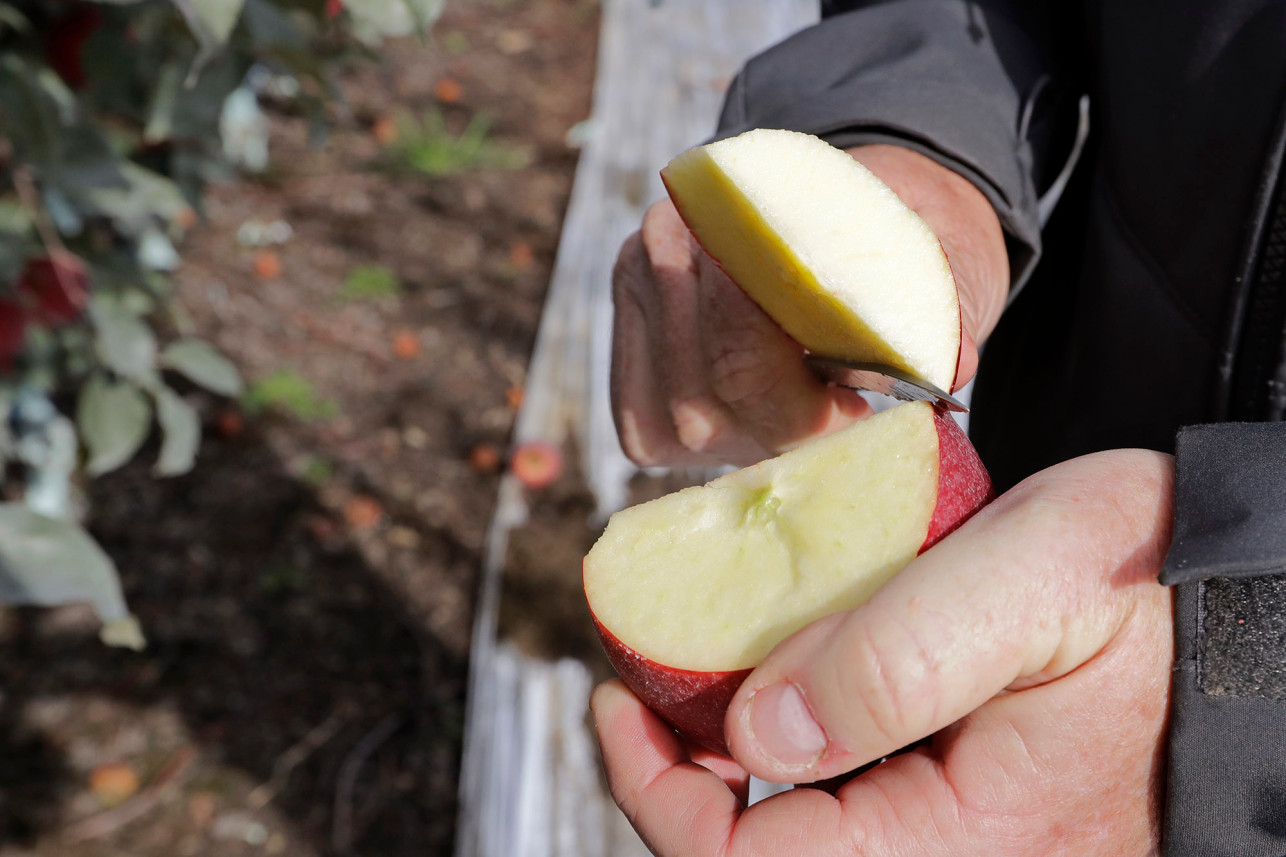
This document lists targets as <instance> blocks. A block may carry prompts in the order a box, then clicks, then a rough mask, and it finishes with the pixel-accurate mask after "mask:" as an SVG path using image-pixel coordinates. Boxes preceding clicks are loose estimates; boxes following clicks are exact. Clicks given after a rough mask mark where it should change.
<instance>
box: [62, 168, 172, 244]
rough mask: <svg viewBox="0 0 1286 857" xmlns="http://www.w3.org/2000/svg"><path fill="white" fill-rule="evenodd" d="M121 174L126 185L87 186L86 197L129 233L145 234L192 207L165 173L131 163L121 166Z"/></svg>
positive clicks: (91, 204)
mask: <svg viewBox="0 0 1286 857" xmlns="http://www.w3.org/2000/svg"><path fill="white" fill-rule="evenodd" d="M120 175H121V177H122V178H123V179H124V181H123V183H122V184H120V185H118V186H115V187H98V188H92V189H87V190H86V191H85V194H84V196H85V199H86V201H87V202H88V204H89V205H90V206H92V207H93V209H94V210H95V211H98V212H99V213H101V214H103V215H105V216H106V217H110V218H111V219H112V222H113V224H115V226H116V228H117V229H119V230H120V231H121V232H123V233H125V234H126V235H131V236H139V235H142V234H143V233H144V232H146V231H147V230H148V229H153V228H155V225H156V221H157V220H158V219H159V220H162V221H165V222H169V221H172V220H174V219H175V218H176V217H178V216H179V215H180V214H182V213H183V212H185V211H187V210H188V209H189V208H191V206H190V205H188V201H187V199H186V198H185V197H184V196H183V192H182V191H180V190H179V187H178V185H176V184H175V183H174V182H172V181H170V180H169V179H167V178H166V177H165V176H162V175H160V174H158V173H154V172H152V171H151V170H147V169H144V168H143V167H140V166H138V165H137V164H134V163H129V162H126V163H124V164H122V165H121V169H120Z"/></svg>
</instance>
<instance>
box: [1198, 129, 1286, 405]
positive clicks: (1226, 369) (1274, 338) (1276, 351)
mask: <svg viewBox="0 0 1286 857" xmlns="http://www.w3.org/2000/svg"><path fill="white" fill-rule="evenodd" d="M1284 155H1286V110H1282V111H1280V112H1279V115H1278V120H1277V126H1276V130H1275V132H1274V135H1273V141H1272V146H1271V147H1270V148H1269V152H1268V157H1267V158H1266V160H1265V163H1264V171H1263V175H1262V176H1261V178H1260V183H1259V191H1258V193H1257V194H1256V196H1255V207H1254V210H1253V212H1252V216H1251V219H1250V223H1249V228H1248V229H1247V232H1246V234H1247V240H1246V247H1245V249H1244V250H1243V252H1242V264H1241V266H1240V268H1239V271H1238V276H1237V283H1236V290H1235V292H1234V300H1233V307H1232V312H1231V313H1230V315H1229V325H1228V331H1227V338H1226V340H1225V346H1224V349H1223V353H1222V359H1221V363H1220V366H1219V372H1218V376H1217V381H1216V388H1215V397H1216V398H1215V405H1214V417H1215V418H1216V419H1217V420H1220V421H1225V420H1238V421H1262V420H1280V419H1282V418H1283V416H1286V350H1284V348H1286V182H1283V181H1282V178H1283V176H1282V166H1283V157H1284Z"/></svg>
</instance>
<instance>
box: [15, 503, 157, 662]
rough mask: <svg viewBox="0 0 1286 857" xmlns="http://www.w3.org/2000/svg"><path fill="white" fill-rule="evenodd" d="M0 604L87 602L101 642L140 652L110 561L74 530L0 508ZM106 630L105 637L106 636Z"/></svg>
mask: <svg viewBox="0 0 1286 857" xmlns="http://www.w3.org/2000/svg"><path fill="white" fill-rule="evenodd" d="M0 602H4V603H7V604H35V605H40V606H53V605H55V604H69V603H77V602H88V603H90V604H92V605H93V607H94V611H95V612H96V613H97V614H98V618H99V619H101V620H102V621H103V623H104V625H105V628H104V632H105V633H104V637H105V638H106V639H105V642H109V643H115V644H125V645H130V646H131V647H134V648H141V644H142V642H143V640H142V635H141V634H140V633H138V628H137V623H135V624H134V627H133V631H134V633H133V634H126V633H122V632H123V631H124V630H126V626H128V625H129V624H130V620H131V619H132V617H131V616H130V614H129V610H128V609H126V607H125V597H124V595H123V594H122V592H121V583H120V577H119V575H118V574H117V571H116V565H115V563H113V562H112V559H111V557H109V556H108V555H107V554H106V553H104V552H103V549H102V548H101V547H99V546H98V544H97V543H96V542H95V541H94V540H93V539H92V538H90V536H89V534H88V533H86V532H85V531H84V530H83V529H82V528H81V527H80V526H78V525H77V524H75V523H73V522H71V521H65V520H61V519H59V518H49V517H46V516H44V515H41V514H38V513H37V512H33V511H32V510H31V509H29V508H27V506H25V505H24V504H22V503H3V504H0ZM109 631H110V633H108V632H109Z"/></svg>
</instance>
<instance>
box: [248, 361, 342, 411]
mask: <svg viewBox="0 0 1286 857" xmlns="http://www.w3.org/2000/svg"><path fill="white" fill-rule="evenodd" d="M241 403H242V406H243V407H244V408H245V409H246V412H247V413H251V414H257V413H261V412H263V411H264V410H266V409H276V410H279V411H282V412H284V413H286V414H288V415H290V416H292V417H295V418H296V419H301V420H317V419H330V418H331V417H335V416H338V414H339V406H338V405H336V404H335V403H334V402H332V401H331V400H329V399H323V398H321V397H320V396H318V395H317V391H316V390H315V389H313V385H312V382H311V381H309V380H308V379H307V378H305V377H303V376H302V375H300V374H298V373H296V372H292V371H290V370H289V369H278V370H277V371H275V372H271V373H269V374H268V375H265V376H264V377H262V378H260V379H259V380H257V381H255V382H254V383H253V384H251V385H250V387H249V389H247V390H246V394H245V396H244V397H243V398H242V400H241Z"/></svg>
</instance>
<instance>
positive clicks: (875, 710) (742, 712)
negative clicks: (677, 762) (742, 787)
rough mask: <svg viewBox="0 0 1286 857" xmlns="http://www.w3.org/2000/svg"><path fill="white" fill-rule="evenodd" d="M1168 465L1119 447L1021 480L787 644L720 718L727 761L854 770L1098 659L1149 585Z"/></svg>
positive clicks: (765, 772)
mask: <svg viewBox="0 0 1286 857" xmlns="http://www.w3.org/2000/svg"><path fill="white" fill-rule="evenodd" d="M1171 473H1172V465H1171V464H1170V459H1169V457H1168V456H1164V455H1161V454H1158V453H1151V452H1145V451H1141V450H1117V451H1113V452H1109V453H1100V454H1097V455H1093V456H1087V457H1085V458H1081V459H1076V460H1074V461H1070V462H1065V463H1063V464H1061V465H1058V466H1056V467H1053V468H1050V469H1049V470H1046V471H1043V472H1041V473H1039V474H1037V475H1036V476H1034V477H1031V478H1030V479H1028V480H1027V481H1026V482H1024V483H1023V484H1021V485H1019V486H1018V487H1017V488H1015V489H1013V490H1011V491H1010V492H1008V493H1007V494H1005V495H1004V496H1002V497H1000V498H999V499H997V500H996V501H995V502H993V503H992V504H991V505H990V506H989V507H987V508H986V509H984V510H983V511H982V512H980V513H979V514H978V515H977V516H975V517H974V518H973V519H972V520H971V521H969V522H968V523H967V524H966V525H965V526H963V527H962V528H960V529H959V530H958V531H956V532H955V533H954V534H952V535H951V536H950V537H948V538H947V539H945V540H943V541H942V542H941V543H940V544H939V545H937V546H935V547H934V548H933V549H932V550H930V551H928V552H926V553H925V554H923V555H922V556H920V557H919V558H917V559H916V560H915V561H914V562H912V563H911V564H910V565H908V566H907V567H906V568H905V569H904V570H903V571H902V572H900V573H899V574H898V575H897V576H896V577H894V578H893V579H892V580H891V581H889V582H888V583H887V584H885V586H884V587H883V588H881V589H880V590H879V591H878V592H877V593H876V594H875V596H874V597H873V598H872V599H871V600H870V601H868V602H867V603H866V604H864V605H862V606H861V607H859V608H857V609H855V610H852V611H849V612H847V613H840V614H836V615H834V616H830V617H827V618H825V619H823V620H821V621H819V622H816V623H814V624H812V625H810V626H808V627H807V628H804V629H803V630H801V631H799V632H798V633H796V634H795V635H794V636H792V637H790V638H788V639H787V640H786V641H784V642H783V643H782V644H781V645H779V646H777V648H776V649H774V650H773V652H772V653H771V654H770V655H769V656H768V658H767V659H766V660H765V661H764V662H763V663H762V664H761V665H760V666H759V667H758V668H757V669H756V670H755V671H754V672H753V673H752V674H751V675H750V677H749V678H748V679H747V680H746V682H745V683H744V684H743V685H742V687H741V689H740V690H739V691H738V693H737V696H736V697H735V698H734V700H733V703H732V705H731V707H730V708H729V711H728V717H727V721H726V724H727V733H728V739H729V746H730V748H731V751H732V755H733V756H734V757H735V758H736V759H737V761H738V762H740V763H741V765H742V766H743V767H744V768H745V769H746V770H747V771H748V772H750V773H751V774H754V775H756V776H759V777H761V778H763V779H766V780H770V781H774V782H795V783H799V782H812V781H817V780H822V779H828V778H830V777H834V776H838V775H839V774H842V773H845V772H847V771H851V770H853V769H854V768H856V767H858V766H860V765H862V764H865V763H867V762H871V761H874V760H876V759H879V758H880V757H882V756H886V755H888V754H890V753H893V752H894V751H896V750H898V749H900V748H902V747H905V746H907V745H908V744H911V743H913V742H915V741H917V740H919V739H921V738H924V737H927V736H929V735H931V734H933V733H934V732H936V731H938V730H940V729H942V728H944V727H946V726H948V725H950V724H951V723H953V722H955V721H956V720H958V719H960V718H961V717H964V716H965V715H966V714H969V713H970V712H972V711H973V710H974V709H976V708H978V707H979V706H981V705H982V704H984V703H985V702H987V701H988V700H990V699H991V698H993V697H994V696H996V695H997V694H999V693H1002V692H1004V691H1006V690H1010V691H1014V690H1020V689H1023V688H1027V687H1032V686H1034V685H1038V684H1044V683H1047V682H1050V681H1053V680H1056V679H1058V678H1059V677H1061V676H1064V675H1066V674H1067V673H1069V672H1071V671H1072V670H1074V669H1075V668H1076V667H1078V666H1080V665H1081V664H1083V663H1085V662H1086V661H1087V660H1089V659H1090V658H1092V657H1094V656H1095V655H1096V654H1097V653H1098V652H1099V651H1100V650H1102V649H1103V648H1104V647H1105V646H1106V645H1107V643H1108V642H1109V641H1110V640H1112V639H1113V637H1114V636H1115V635H1116V634H1117V633H1118V632H1119V631H1120V630H1121V628H1122V627H1123V626H1124V624H1125V622H1126V620H1127V619H1128V618H1129V617H1130V615H1131V610H1132V606H1133V604H1134V602H1135V599H1136V598H1137V596H1138V595H1139V590H1138V587H1142V586H1152V587H1155V586H1156V585H1157V584H1156V573H1157V570H1158V569H1159V567H1160V565H1161V561H1162V559H1163V557H1164V552H1165V550H1166V547H1167V546H1168V544H1169V538H1170V497H1171V488H1170V480H1171Z"/></svg>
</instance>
